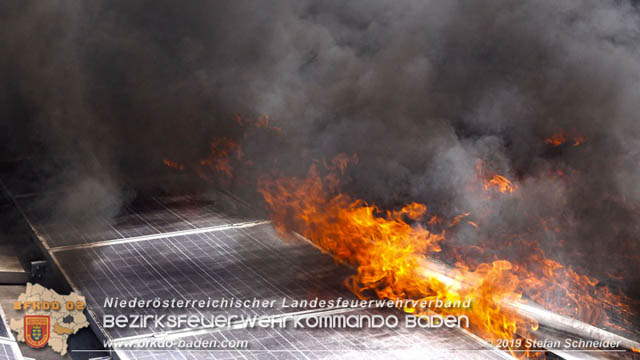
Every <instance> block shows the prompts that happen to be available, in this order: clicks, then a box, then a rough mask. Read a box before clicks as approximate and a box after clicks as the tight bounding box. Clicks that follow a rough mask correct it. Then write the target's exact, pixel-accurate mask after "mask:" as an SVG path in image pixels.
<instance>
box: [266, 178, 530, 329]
mask: <svg viewBox="0 0 640 360" xmlns="http://www.w3.org/2000/svg"><path fill="white" fill-rule="evenodd" d="M338 183H339V181H338V170H336V168H333V170H332V171H330V172H329V174H327V175H326V176H324V177H323V176H321V175H320V172H319V170H318V167H317V166H313V167H312V168H311V169H310V171H309V173H308V176H307V178H305V179H298V178H278V179H265V178H263V179H261V180H260V184H259V191H260V193H261V194H262V195H263V197H264V199H265V201H266V203H267V205H268V208H269V210H270V211H271V213H272V218H273V222H274V225H275V227H276V229H277V230H278V231H279V232H281V233H282V234H286V233H287V232H288V231H295V232H297V233H299V234H301V235H303V236H304V237H305V238H307V239H309V240H311V241H312V242H313V243H314V244H315V245H316V246H318V247H319V248H320V249H321V250H323V251H325V252H327V253H329V254H331V255H332V256H333V257H334V259H335V261H336V262H338V263H341V264H346V265H349V266H353V267H355V268H357V273H356V274H355V275H353V276H350V277H349V278H347V279H346V281H345V284H346V285H347V287H348V288H349V289H350V290H351V291H352V292H353V293H355V294H356V295H357V296H359V297H361V298H365V297H369V296H372V295H376V296H378V297H379V298H383V299H391V300H398V299H416V300H430V299H437V298H439V299H442V300H443V301H446V300H452V301H456V300H460V301H462V300H465V299H468V298H471V299H473V300H472V301H473V306H472V307H473V308H472V309H460V308H456V309H438V312H440V313H442V314H443V315H461V314H464V315H467V316H468V317H469V320H470V324H471V326H472V327H473V329H474V330H475V331H476V332H477V333H479V334H481V335H483V336H484V337H486V338H488V339H492V340H496V339H503V338H513V337H514V336H515V334H516V331H517V330H518V329H527V328H532V327H534V326H535V324H533V323H531V322H530V321H527V320H525V319H522V318H519V317H518V316H516V315H514V314H510V313H509V311H507V310H505V309H503V307H502V303H503V302H504V301H505V299H509V300H511V301H517V300H518V299H520V298H521V292H520V291H519V289H518V286H519V281H518V278H517V277H516V276H515V274H514V273H513V272H512V269H513V266H512V264H511V263H510V262H508V261H504V260H497V261H493V262H491V263H487V264H481V265H479V266H477V267H475V268H470V267H463V266H459V267H458V268H457V269H456V270H455V271H453V272H451V273H449V274H447V276H444V277H443V276H442V275H441V274H438V273H435V272H429V271H428V269H427V268H426V265H425V264H426V258H427V256H430V255H434V254H437V253H438V252H440V251H441V247H440V244H441V243H442V242H443V241H444V240H445V234H446V233H445V231H441V232H432V231H430V230H429V229H427V228H426V227H423V225H421V221H422V220H424V219H425V218H426V215H427V207H426V206H425V205H424V204H419V203H410V204H407V205H405V206H404V207H402V208H400V209H399V210H386V211H384V210H382V209H380V208H378V207H377V206H375V205H372V204H368V203H366V202H364V201H362V200H357V199H352V198H351V197H349V196H348V195H346V194H342V193H340V192H338V191H337V184H338ZM464 216H466V215H464V214H463V215H462V217H464ZM462 217H461V218H462ZM434 219H437V218H435V217H431V221H434V222H435V221H436V220H434ZM458 221H460V220H458ZM472 278H473V279H475V281H474V282H473V283H471V285H470V286H460V284H464V283H468V282H469V281H468V280H469V279H472ZM451 279H453V281H451ZM403 310H404V311H406V312H409V313H414V314H418V315H420V314H426V313H427V312H429V311H431V310H433V309H422V308H404V309H403Z"/></svg>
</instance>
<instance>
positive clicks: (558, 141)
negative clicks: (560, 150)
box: [544, 131, 587, 147]
mask: <svg viewBox="0 0 640 360" xmlns="http://www.w3.org/2000/svg"><path fill="white" fill-rule="evenodd" d="M570 140H571V145H572V146H578V145H580V144H582V143H584V142H585V141H587V138H585V137H584V136H582V135H574V136H569V135H567V134H566V133H565V132H563V131H559V132H557V133H555V134H553V135H551V137H549V138H547V139H545V140H544V142H545V143H547V144H549V145H551V146H553V147H558V146H560V145H563V144H565V143H567V142H569V141H570Z"/></svg>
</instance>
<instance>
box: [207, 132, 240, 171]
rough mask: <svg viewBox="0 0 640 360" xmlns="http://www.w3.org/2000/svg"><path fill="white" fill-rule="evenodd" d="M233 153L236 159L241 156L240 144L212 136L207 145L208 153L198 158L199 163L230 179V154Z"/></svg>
mask: <svg viewBox="0 0 640 360" xmlns="http://www.w3.org/2000/svg"><path fill="white" fill-rule="evenodd" d="M234 153H235V154H236V156H237V158H238V159H241V158H242V156H243V153H242V148H241V147H240V145H237V144H236V143H234V142H233V141H231V139H228V138H226V137H216V138H213V140H212V141H211V144H210V146H209V154H208V155H207V157H205V158H203V159H201V160H200V165H201V166H205V167H208V168H209V169H211V170H212V171H214V172H217V173H221V174H223V175H225V176H226V177H227V178H229V179H230V178H232V177H233V170H232V167H231V155H232V154H234Z"/></svg>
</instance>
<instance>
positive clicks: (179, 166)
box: [162, 159, 184, 171]
mask: <svg viewBox="0 0 640 360" xmlns="http://www.w3.org/2000/svg"><path fill="white" fill-rule="evenodd" d="M162 162H163V163H164V164H165V165H167V166H168V167H171V168H174V169H176V170H181V171H182V170H184V165H182V164H180V163H178V162H176V161H171V160H169V159H163V160H162Z"/></svg>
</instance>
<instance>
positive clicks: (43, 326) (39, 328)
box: [24, 315, 50, 348]
mask: <svg viewBox="0 0 640 360" xmlns="http://www.w3.org/2000/svg"><path fill="white" fill-rule="evenodd" d="M49 330H50V319H49V316H43V315H26V316H25V317H24V340H25V342H26V343H27V344H28V345H29V346H31V347H32V348H41V347H44V346H45V345H47V342H48V341H49V334H50V332H49Z"/></svg>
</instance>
